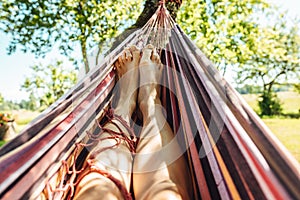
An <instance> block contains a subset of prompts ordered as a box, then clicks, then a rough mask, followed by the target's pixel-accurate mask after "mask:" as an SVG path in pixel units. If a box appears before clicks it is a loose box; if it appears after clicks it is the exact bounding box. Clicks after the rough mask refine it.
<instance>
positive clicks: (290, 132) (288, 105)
mask: <svg viewBox="0 0 300 200" xmlns="http://www.w3.org/2000/svg"><path fill="white" fill-rule="evenodd" d="M277 96H278V98H279V99H280V101H281V103H282V107H283V113H284V114H285V115H298V116H299V114H300V113H299V112H300V111H299V109H300V94H299V93H296V92H278V93H277ZM243 97H244V98H245V100H246V101H247V103H248V104H249V105H250V106H251V107H252V108H253V109H254V110H255V111H258V110H259V109H258V105H257V100H258V98H259V95H257V94H246V95H243ZM262 120H263V121H264V123H265V124H266V125H267V126H268V127H269V128H270V129H271V131H272V132H273V133H274V135H275V136H276V137H277V138H278V139H279V141H280V142H281V143H282V144H283V145H284V146H285V147H286V148H287V149H288V150H289V152H290V153H291V154H292V155H293V156H294V157H295V158H296V160H298V162H300V118H298V119H297V118H290V117H282V116H278V117H272V118H265V117H264V118H262Z"/></svg>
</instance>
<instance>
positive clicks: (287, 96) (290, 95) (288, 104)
mask: <svg viewBox="0 0 300 200" xmlns="http://www.w3.org/2000/svg"><path fill="white" fill-rule="evenodd" d="M242 96H243V97H244V99H245V100H246V101H247V103H248V104H249V105H250V106H251V108H253V110H255V111H256V112H258V111H259V108H258V104H257V101H258V98H259V95H258V94H245V95H242ZM277 96H278V98H279V99H280V102H281V103H282V108H283V113H285V114H287V113H299V109H300V94H299V93H296V92H278V93H277Z"/></svg>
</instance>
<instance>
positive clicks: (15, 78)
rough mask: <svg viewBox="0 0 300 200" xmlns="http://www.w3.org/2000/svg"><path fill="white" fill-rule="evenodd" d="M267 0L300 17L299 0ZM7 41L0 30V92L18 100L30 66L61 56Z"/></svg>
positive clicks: (55, 52)
mask: <svg viewBox="0 0 300 200" xmlns="http://www.w3.org/2000/svg"><path fill="white" fill-rule="evenodd" d="M268 1H269V2H270V3H274V4H275V5H278V6H279V7H280V8H282V9H283V10H288V15H289V16H290V17H291V18H292V17H293V16H296V15H297V16H299V17H300V0H268ZM9 41H10V38H9V37H8V36H7V35H6V34H4V33H3V32H1V31H0V94H2V96H3V97H4V99H5V100H11V101H14V102H20V100H22V99H27V98H28V94H27V93H26V92H25V91H24V90H21V85H22V84H23V83H24V80H25V77H28V76H30V75H31V74H32V71H31V70H30V66H33V65H35V64H38V63H43V64H44V65H46V64H50V63H51V62H53V61H55V60H56V59H58V60H59V59H62V58H63V57H62V56H60V55H59V54H58V52H57V51H56V50H53V51H52V52H50V53H48V54H47V55H46V57H45V58H44V59H41V58H40V59H37V58H35V56H34V55H33V54H31V53H23V52H21V51H17V52H16V53H13V54H12V55H7V50H6V49H7V47H8V45H9ZM225 78H226V77H225Z"/></svg>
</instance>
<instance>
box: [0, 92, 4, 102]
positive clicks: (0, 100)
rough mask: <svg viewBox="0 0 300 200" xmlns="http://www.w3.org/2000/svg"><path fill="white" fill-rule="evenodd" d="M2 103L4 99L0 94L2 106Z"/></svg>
mask: <svg viewBox="0 0 300 200" xmlns="http://www.w3.org/2000/svg"><path fill="white" fill-rule="evenodd" d="M3 102H4V98H3V96H2V94H1V93H0V103H1V104H2V103H3Z"/></svg>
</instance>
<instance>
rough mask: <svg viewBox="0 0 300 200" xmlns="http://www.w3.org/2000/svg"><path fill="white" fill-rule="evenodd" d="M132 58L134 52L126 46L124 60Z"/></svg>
mask: <svg viewBox="0 0 300 200" xmlns="http://www.w3.org/2000/svg"><path fill="white" fill-rule="evenodd" d="M131 58H132V54H131V52H130V50H129V48H126V49H125V50H124V53H123V55H122V59H123V62H126V61H130V60H131Z"/></svg>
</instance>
